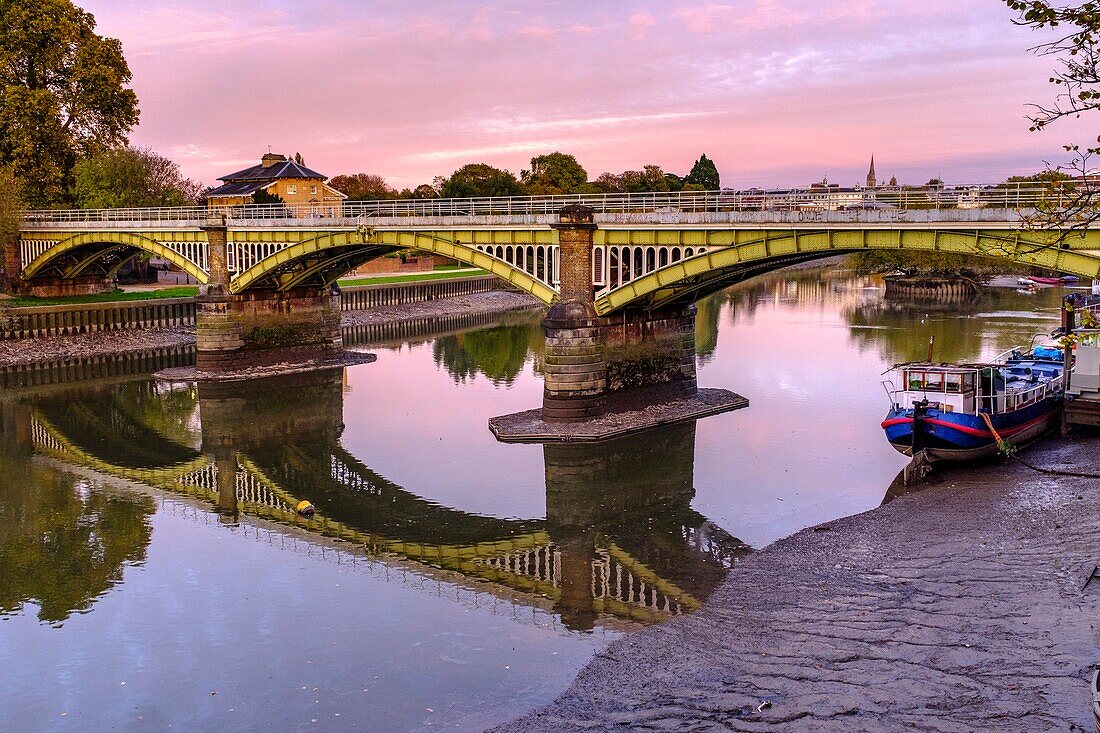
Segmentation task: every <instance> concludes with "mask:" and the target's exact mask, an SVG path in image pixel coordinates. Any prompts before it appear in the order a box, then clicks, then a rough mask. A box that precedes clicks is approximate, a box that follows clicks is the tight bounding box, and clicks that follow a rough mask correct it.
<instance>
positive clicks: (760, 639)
mask: <svg viewBox="0 0 1100 733" xmlns="http://www.w3.org/2000/svg"><path fill="white" fill-rule="evenodd" d="M1098 456H1100V437H1096V436H1094V437H1091V438H1087V439H1081V440H1078V441H1074V442H1069V443H1064V442H1061V441H1057V440H1054V439H1050V440H1047V441H1045V442H1042V443H1040V444H1037V445H1035V446H1034V447H1032V448H1031V449H1029V450H1028V452H1027V458H1028V460H1029V461H1030V462H1032V463H1034V464H1037V465H1040V466H1044V467H1051V468H1064V469H1067V470H1076V471H1092V472H1095V471H1097V470H1098V469H1100V457H1098ZM731 480H735V478H731ZM893 496H894V495H893V493H891V494H889V495H888V496H887V498H888V499H890V498H893ZM1098 564H1100V481H1098V480H1096V479H1087V478H1064V477H1054V476H1047V475H1040V474H1038V473H1035V472H1034V471H1031V470H1028V469H1027V468H1025V467H1024V466H1021V465H1020V464H1018V463H1016V462H1011V461H1002V462H995V463H992V464H987V465H985V466H979V467H974V468H967V469H955V470H953V471H951V472H947V473H945V474H943V475H942V481H941V482H940V483H939V484H937V485H933V486H929V487H926V488H924V489H921V490H919V491H914V492H910V493H908V494H906V495H904V496H900V497H897V498H896V499H894V500H892V501H889V503H887V504H886V505H885V506H882V507H880V508H879V509H876V510H874V511H871V512H867V513H864V514H861V515H857V516H853V517H848V518H846V519H841V520H838V521H835V522H831V523H829V524H828V525H823V526H818V527H813V528H809V529H806V530H803V531H801V532H799V533H797V534H795V535H793V536H791V537H789V538H787V539H784V540H781V541H779V542H776V543H775V544H773V545H771V546H769V547H767V548H765V549H763V550H762V551H760V552H757V553H754V554H752V555H749V556H747V557H745V558H743V559H741V560H740V561H739V562H738V563H737V565H735V566H734V569H733V570H732V572H731V573H730V574H729V575H728V576H727V578H726V580H725V581H724V582H723V584H722V585H721V586H720V588H719V589H718V590H717V591H715V593H714V594H713V595H712V596H711V598H710V599H709V601H708V602H707V603H706V604H705V605H704V607H703V608H702V609H701V610H700V611H698V612H697V613H694V614H692V615H690V616H686V617H681V618H677V619H675V620H673V621H671V622H669V623H666V624H664V625H662V626H658V627H653V628H649V629H647V630H645V631H642V632H639V633H637V634H634V635H631V636H627V637H624V638H622V639H620V640H618V641H616V642H615V643H613V644H612V645H611V646H610V647H609V648H608V649H607V650H606V651H605V652H603V653H601V654H599V655H597V657H596V658H595V659H593V660H592V662H590V663H589V664H588V666H586V667H585V668H584V669H583V670H582V671H581V673H580V674H579V676H578V677H577V679H576V680H575V681H574V683H573V684H572V686H571V687H570V688H569V689H568V690H567V691H566V692H565V693H564V694H563V695H562V696H561V697H560V698H559V699H558V700H557V701H556V702H554V703H553V704H551V705H549V706H547V707H545V708H543V709H541V710H538V711H536V712H533V713H531V714H529V715H527V716H525V717H523V718H521V719H519V720H517V721H514V722H513V723H511V724H508V725H505V726H502V727H501V728H500V729H499V730H502V731H569V730H586V731H591V730H624V729H640V730H677V731H679V730H736V731H763V730H774V731H895V730H896V731H901V730H922V731H976V730H998V731H1029V732H1031V731H1048V730H1058V731H1066V730H1084V729H1092V727H1093V720H1092V712H1091V708H1090V703H1091V697H1090V694H1089V692H1088V678H1089V675H1090V673H1091V670H1092V668H1093V666H1094V665H1097V664H1100V644H1098V640H1100V638H1098V629H1100V577H1097V578H1096V579H1093V580H1090V578H1092V574H1093V572H1094V570H1095V569H1096V567H1097V565H1098Z"/></svg>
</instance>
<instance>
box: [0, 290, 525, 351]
mask: <svg viewBox="0 0 1100 733" xmlns="http://www.w3.org/2000/svg"><path fill="white" fill-rule="evenodd" d="M538 305H539V301H538V300H536V299H535V298H533V297H532V296H530V295H527V294H525V293H513V292H504V291H492V292H488V293H477V294H474V295H460V296H457V297H454V298H443V299H440V300H432V301H426V302H423V303H410V304H407V305H393V306H382V307H378V308H370V309H367V310H361V311H345V312H344V313H343V314H342V319H341V322H342V324H343V325H345V326H356V325H363V324H381V323H394V322H399V321H404V320H412V319H420V318H432V317H439V316H448V315H456V314H478V313H493V312H497V311H500V312H504V311H511V310H520V309H524V308H535V307H538ZM193 343H195V331H194V328H147V329H135V330H122V331H101V332H98V333H89V334H74V335H70V336H54V337H50V338H40V339H20V340H12V341H0V367H7V366H16V365H20V364H34V363H37V362H48V361H56V360H60V359H70V358H86V357H93V356H106V355H110V354H125V353H133V352H140V351H148V350H151V349H159V348H164V347H169V346H186V345H188V344H193Z"/></svg>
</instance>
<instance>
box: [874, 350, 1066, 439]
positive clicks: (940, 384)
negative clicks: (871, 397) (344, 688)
mask: <svg viewBox="0 0 1100 733" xmlns="http://www.w3.org/2000/svg"><path fill="white" fill-rule="evenodd" d="M1062 359H1063V356H1062V352H1061V351H1060V350H1059V349H1058V348H1057V347H1052V346H1035V347H1033V348H1032V349H1030V350H1029V351H1028V352H1027V353H1026V354H1025V353H1022V352H1020V351H1019V350H1016V349H1013V350H1012V351H1009V352H1005V354H1002V355H1001V356H1000V357H998V358H996V359H994V360H992V361H991V362H988V363H975V364H965V363H961V364H948V363H941V364H936V363H932V362H909V363H905V364H897V365H895V366H894V367H893V368H891V369H890V370H889V373H890V375H891V376H890V379H888V380H886V381H884V382H883V383H882V384H883V386H884V387H885V388H886V392H887V394H888V395H889V397H890V402H891V408H890V411H889V413H888V414H887V415H886V419H885V420H883V421H882V428H883V430H885V431H886V438H887V439H888V440H889V441H890V444H891V445H893V446H894V448H896V449H897V450H898V451H899V452H901V453H903V454H905V455H907V456H912V455H916V453H918V452H920V451H924V453H925V456H926V457H927V458H928V459H929V460H933V461H968V460H974V459H977V458H983V457H986V456H991V455H994V454H996V453H997V451H998V450H999V448H1000V446H999V445H998V443H999V440H1004V441H1006V442H1010V443H1012V444H1013V445H1016V446H1019V445H1022V444H1024V443H1027V442H1029V441H1031V440H1034V439H1035V438H1038V437H1039V436H1041V435H1042V434H1043V433H1046V432H1047V431H1048V430H1051V429H1052V428H1053V427H1055V426H1056V425H1057V424H1058V418H1059V414H1060V410H1061V409H1062V402H1063V398H1064V387H1063V368H1064V365H1063V363H1062Z"/></svg>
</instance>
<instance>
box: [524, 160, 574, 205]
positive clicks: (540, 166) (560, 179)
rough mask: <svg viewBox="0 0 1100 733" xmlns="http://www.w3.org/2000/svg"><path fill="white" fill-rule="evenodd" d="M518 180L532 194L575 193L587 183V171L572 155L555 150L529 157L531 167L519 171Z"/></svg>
mask: <svg viewBox="0 0 1100 733" xmlns="http://www.w3.org/2000/svg"><path fill="white" fill-rule="evenodd" d="M520 182H521V183H522V184H523V187H524V189H526V191H527V193H528V194H531V195H532V196H553V195H557V194H563V193H576V192H578V191H580V190H581V188H582V187H583V186H584V185H585V184H586V183H588V171H586V170H585V169H584V166H582V165H581V164H580V163H578V162H577V159H576V158H575V157H573V156H572V155H568V154H566V153H556V152H555V153H549V154H547V155H537V156H535V157H534V158H531V168H530V170H525V171H523V172H522V173H520Z"/></svg>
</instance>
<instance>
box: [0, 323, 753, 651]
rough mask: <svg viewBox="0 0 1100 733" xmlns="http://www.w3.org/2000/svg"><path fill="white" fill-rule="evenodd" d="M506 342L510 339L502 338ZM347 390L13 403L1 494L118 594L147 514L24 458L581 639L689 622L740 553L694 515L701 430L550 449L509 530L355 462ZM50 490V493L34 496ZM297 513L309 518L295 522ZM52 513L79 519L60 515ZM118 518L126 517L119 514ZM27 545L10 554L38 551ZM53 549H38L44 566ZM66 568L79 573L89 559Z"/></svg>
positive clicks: (300, 384)
mask: <svg viewBox="0 0 1100 733" xmlns="http://www.w3.org/2000/svg"><path fill="white" fill-rule="evenodd" d="M493 330H500V329H493ZM514 333H521V334H522V333H523V332H522V331H521V330H518V329H517V330H516V331H515V332H514ZM491 338H492V339H497V338H498V337H497V336H496V335H493V336H492V337H491ZM503 338H504V341H505V343H513V342H514V340H513V336H512V335H508V336H505V337H503ZM468 343H469V341H467V344H468ZM475 343H476V340H475ZM494 343H497V344H498V345H499V344H500V343H501V342H500V341H499V340H497V341H495V342H494ZM524 348H526V347H524ZM344 386H345V382H344V373H343V370H342V369H334V370H329V371H326V372H318V373H314V374H307V375H295V376H292V377H283V378H276V379H265V380H257V381H253V382H246V383H240V382H237V383H232V384H223V385H213V384H200V385H198V387H195V386H193V385H190V384H179V385H167V386H166V385H159V386H158V385H155V384H154V383H152V382H148V381H142V382H133V383H126V384H115V385H104V386H94V385H93V386H83V387H79V388H70V389H66V390H64V391H63V392H57V393H39V394H34V395H30V396H28V397H27V398H26V399H24V400H20V401H18V402H9V403H7V404H9V405H10V408H11V409H10V410H9V412H10V413H11V414H10V415H9V416H8V419H7V420H6V423H10V424H11V425H12V431H11V432H12V434H13V435H18V436H22V437H21V440H22V441H23V448H24V449H23V450H22V451H5V455H6V456H8V458H7V459H6V460H9V461H13V462H15V463H16V464H18V465H19V466H22V468H21V469H19V470H20V471H21V473H18V474H16V475H18V476H19V479H18V480H17V481H16V482H15V483H14V485H9V486H10V488H6V489H5V490H4V492H3V497H4V502H5V504H12V506H13V510H15V508H16V507H15V505H14V502H23V504H22V505H20V506H19V507H18V511H19V513H20V514H21V515H22V516H25V517H28V518H29V519H28V520H27V523H28V526H27V527H26V529H25V530H24V533H25V534H26V536H27V538H33V537H36V536H37V535H36V534H35V532H34V528H35V527H38V526H40V525H41V524H42V523H46V524H49V525H51V526H53V525H57V526H58V527H59V529H58V532H62V531H64V528H65V527H69V526H71V527H73V528H74V531H76V529H77V528H79V530H80V531H81V532H84V533H85V534H83V535H81V536H82V537H84V538H85V540H87V538H88V537H89V536H94V537H96V538H99V541H100V542H101V543H103V546H102V551H100V552H99V553H98V555H96V553H95V551H94V548H89V549H88V550H87V552H86V553H84V554H87V555H88V557H89V558H90V557H91V556H93V555H95V556H97V557H100V558H101V559H102V560H103V561H104V563H107V564H109V565H110V566H111V567H113V568H114V569H115V571H116V572H115V574H114V575H111V576H110V578H111V579H112V580H113V581H117V579H118V576H119V573H118V568H119V567H120V565H121V563H122V562H123V561H124V560H134V559H140V556H141V555H140V553H141V552H142V551H143V549H144V546H145V544H146V543H147V542H148V540H149V531H148V526H147V524H145V523H144V522H143V521H142V519H143V517H144V516H145V514H148V513H149V512H150V511H152V505H151V503H150V502H149V501H148V500H146V501H138V502H132V501H126V500H118V499H115V498H112V497H111V496H110V495H108V494H106V493H100V494H93V495H92V497H91V499H88V498H87V497H85V498H83V499H81V498H80V497H79V495H78V492H76V491H75V489H74V487H73V479H66V478H63V476H64V474H61V473H58V472H56V471H49V470H46V469H45V468H42V467H40V466H39V464H36V463H32V462H30V461H28V460H27V449H32V450H33V452H34V454H35V455H37V456H42V457H49V458H51V459H54V460H56V461H60V462H63V463H67V464H70V465H73V466H76V467H81V468H87V469H92V470H94V471H96V472H98V473H99V474H106V475H107V476H113V477H116V478H121V479H125V480H127V481H129V482H137V483H140V484H141V485H144V486H147V487H150V488H152V489H157V490H167V491H171V492H174V493H177V494H188V495H190V496H192V497H196V498H199V499H202V500H203V501H205V502H207V503H208V504H209V505H211V506H212V507H216V508H217V510H218V511H219V512H220V513H221V514H222V516H224V517H225V518H226V519H227V520H228V521H234V520H236V519H238V518H239V517H240V516H241V515H242V514H243V515H257V516H262V517H265V518H268V519H275V520H277V521H279V522H281V523H283V524H286V525H293V526H294V527H296V528H297V529H304V530H305V531H307V532H311V533H315V534H318V535H323V536H327V537H335V538H339V539H341V540H345V541H347V542H350V543H354V544H355V545H356V546H359V547H361V548H364V549H365V550H366V551H367V552H369V553H371V554H372V555H375V556H377V557H381V558H386V557H393V558H395V559H397V560H400V561H414V562H416V563H418V564H420V565H421V566H422V567H423V569H424V572H428V573H430V572H432V570H431V569H438V570H445V571H449V572H457V573H460V574H461V575H462V576H465V577H467V578H470V579H472V580H477V581H488V582H489V583H490V584H493V585H496V586H499V587H501V590H502V591H507V593H508V594H509V597H513V596H514V595H515V594H516V593H519V594H521V595H522V596H524V597H526V598H528V599H529V602H530V603H531V604H532V605H535V606H539V607H545V606H546V604H547V603H549V604H550V607H552V608H553V610H554V611H555V612H556V613H557V614H559V616H560V618H561V620H562V622H563V623H564V624H565V625H566V626H567V627H568V628H572V629H575V630H587V629H591V628H593V627H595V626H597V625H600V624H606V623H621V622H622V621H630V622H643V623H651V622H656V621H660V620H663V619H665V618H668V617H670V616H673V615H676V614H680V613H684V612H688V611H691V610H694V609H695V608H698V607H699V605H700V604H701V603H702V602H703V601H704V600H705V599H706V598H707V597H708V596H709V595H710V593H711V591H712V590H713V589H714V588H715V587H716V586H717V584H718V583H719V582H720V581H721V579H722V578H723V577H724V575H725V573H726V572H727V571H728V569H729V568H730V567H731V565H732V563H733V561H734V559H735V558H736V557H738V556H739V555H741V554H744V553H745V552H747V551H748V550H747V548H746V547H745V545H744V543H742V542H740V541H739V540H737V539H735V538H734V537H731V536H730V535H729V534H728V533H726V532H725V531H723V530H722V529H720V528H718V527H717V526H715V525H713V524H712V523H711V522H709V521H708V520H707V519H706V518H705V517H703V516H702V515H700V514H699V513H698V512H696V511H694V510H693V509H692V508H691V502H692V499H693V498H694V495H695V489H694V486H693V482H694V454H695V426H694V424H688V425H680V426H674V427H669V428H665V429H663V430H660V431H655V432H651V433H647V434H644V435H641V436H634V437H631V438H625V439H622V440H619V441H615V442H612V443H607V444H603V445H599V446H580V445H548V446H545V447H544V449H543V450H544V465H545V489H546V518H545V519H543V518H532V519H505V518H498V517H492V516H484V515H480V514H475V513H471V512H467V511H462V510H458V509H453V508H450V507H446V506H442V505H440V504H438V503H435V502H432V501H429V500H427V499H424V498H423V497H422V496H421V495H420V494H418V493H417V492H416V491H415V490H413V489H410V488H406V487H402V486H399V485H397V484H395V483H393V482H392V481H389V480H387V479H386V478H385V477H384V476H382V475H380V474H379V473H377V472H376V471H374V470H372V469H371V468H370V467H369V466H368V465H366V464H365V463H364V462H363V461H362V460H360V459H359V458H358V457H356V456H354V455H352V454H350V453H349V452H348V451H347V450H346V449H345V448H344V447H343V446H342V445H341V435H342V432H343V429H344V422H343V419H344V415H343V405H344ZM28 440H29V445H28ZM51 482H52V484H53V485H54V486H55V487H56V491H55V492H54V493H53V494H51V493H50V492H49V491H44V490H43V489H42V486H43V485H44V484H49V483H51ZM17 487H18V488H17ZM428 488H429V489H430V488H431V487H428ZM423 493H427V494H430V493H431V491H426V492H423ZM31 496H34V497H39V499H38V501H40V502H43V501H46V499H45V498H44V497H49V496H54V497H55V498H54V500H53V501H54V503H55V504H57V505H58V506H56V507H55V506H54V505H53V504H48V503H46V504H41V505H35V506H27V505H26V502H27V501H28V500H29V497H31ZM303 499H306V500H308V501H310V502H312V503H313V504H314V505H315V506H316V508H317V510H318V513H317V515H316V516H315V517H313V518H311V519H307V518H303V517H301V516H299V515H297V514H296V513H295V511H294V507H295V506H296V505H297V504H298V502H299V501H301V500H303ZM61 509H64V510H66V511H68V512H69V513H70V514H71V515H72V517H71V520H68V521H66V520H64V519H63V518H61V517H60V516H56V515H58V513H59V512H60V511H61ZM125 511H129V512H130V515H129V516H130V518H129V520H126V519H125V518H124V517H123V516H122V515H121V514H120V513H123V512H125ZM288 531H291V530H290V528H289V527H288ZM53 536H54V537H57V536H59V535H58V534H57V533H56V532H55V533H54V535H53ZM28 541H29V539H28V540H24V541H22V542H18V541H17V542H7V541H5V542H3V544H2V546H3V547H4V548H5V552H15V553H17V554H18V553H22V554H31V553H29V552H28V550H26V549H25V548H26V547H27V545H28ZM51 542H53V540H42V542H41V543H40V544H41V545H42V548H41V549H39V550H38V554H39V555H42V556H43V560H42V562H43V563H45V562H47V560H48V558H47V557H46V554H47V549H48V548H49V547H52V546H53V545H51V544H50V543H51ZM70 544H71V543H68V544H65V545H64V546H62V547H57V548H55V552H56V553H57V554H55V555H53V556H52V560H53V567H55V568H57V567H64V564H63V563H62V564H59V563H58V562H57V560H58V558H59V557H64V556H68V555H72V554H73V552H74V550H73V549H72V548H71V547H70ZM135 547H136V548H137V550H136V551H135V550H134V549H133V548H135ZM123 550H125V551H123ZM76 554H77V557H76V560H77V561H80V558H81V557H82V555H81V551H79V550H77V551H76ZM9 562H13V560H12V559H9ZM26 564H27V563H26V562H24V563H23V565H26ZM17 566H18V565H17ZM103 574H104V577H107V576H108V573H107V572H106V571H104V573H103ZM25 575H26V577H29V578H34V579H36V582H54V581H51V580H46V581H43V580H42V579H43V578H46V579H49V578H51V576H50V575H49V574H45V575H43V574H42V573H41V572H40V569H39V568H38V567H37V566H35V567H29V566H28V572H27V573H26V574H25ZM57 575H58V571H55V573H54V574H53V576H52V577H53V578H54V579H56V577H57ZM66 577H69V576H68V575H67V576H66ZM69 581H70V582H71V583H72V584H77V585H80V584H83V585H84V586H86V587H85V588H84V595H85V596H88V597H91V596H94V595H96V594H98V593H101V592H102V591H103V589H104V588H103V582H102V581H99V580H98V579H97V578H94V577H88V578H86V579H84V578H83V576H81V575H79V574H77V575H72V576H71V577H69ZM21 592H22V594H23V595H22V597H27V596H28V594H27V593H26V592H25V591H21ZM13 607H14V606H12V605H10V604H9V605H8V606H5V608H13ZM81 607H82V606H81V605H80V604H79V603H76V602H74V603H71V604H69V605H68V606H67V608H68V609H77V608H81ZM50 618H53V617H52V616H51V617H50Z"/></svg>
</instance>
